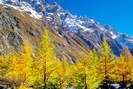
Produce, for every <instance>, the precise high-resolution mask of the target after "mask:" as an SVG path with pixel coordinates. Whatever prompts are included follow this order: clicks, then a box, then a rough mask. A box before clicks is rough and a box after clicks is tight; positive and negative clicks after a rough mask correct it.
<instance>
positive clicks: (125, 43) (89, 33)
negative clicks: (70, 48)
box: [0, 0, 133, 55]
mask: <svg viewBox="0 0 133 89" xmlns="http://www.w3.org/2000/svg"><path fill="white" fill-rule="evenodd" d="M0 4H3V5H5V6H8V7H12V8H14V9H16V10H18V11H20V12H24V13H27V14H29V15H30V16H32V17H34V18H36V19H41V20H43V18H45V20H46V21H47V25H50V26H52V27H55V28H54V29H56V30H58V28H59V27H60V28H62V30H65V31H66V32H69V33H72V34H74V35H76V36H78V37H80V38H81V39H82V40H83V41H84V42H86V44H88V46H87V47H89V48H90V49H91V48H98V46H99V45H100V44H101V43H102V40H103V38H105V37H107V38H108V43H109V45H110V47H111V48H112V50H113V52H114V53H115V54H118V55H119V54H120V52H121V51H122V49H123V48H124V47H128V48H129V49H131V50H132V51H133V37H130V36H127V35H124V34H121V33H118V32H116V31H115V30H114V29H113V28H112V27H111V26H109V25H103V24H100V23H99V22H97V21H95V20H94V19H91V18H88V17H84V16H76V15H73V14H71V13H70V12H69V11H66V10H64V9H63V8H62V7H61V6H60V5H58V4H57V3H56V2H50V3H47V2H44V1H43V0H0Z"/></svg>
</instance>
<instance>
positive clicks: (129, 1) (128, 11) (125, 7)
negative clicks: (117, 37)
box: [56, 0, 133, 36]
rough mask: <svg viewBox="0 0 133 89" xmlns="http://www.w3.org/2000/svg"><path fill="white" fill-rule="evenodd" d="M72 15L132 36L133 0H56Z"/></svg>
mask: <svg viewBox="0 0 133 89" xmlns="http://www.w3.org/2000/svg"><path fill="white" fill-rule="evenodd" d="M56 2H58V3H59V4H60V5H61V6H62V7H63V8H64V9H66V10H68V11H70V12H71V13H72V14H74V15H78V16H88V17H90V18H93V19H95V20H97V21H99V22H100V23H102V24H108V25H111V26H112V27H114V28H115V29H116V31H118V32H122V33H127V34H128V35H132V36H133V0H56Z"/></svg>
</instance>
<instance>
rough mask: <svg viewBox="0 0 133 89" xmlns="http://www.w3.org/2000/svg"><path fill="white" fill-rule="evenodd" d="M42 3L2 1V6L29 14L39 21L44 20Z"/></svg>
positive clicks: (17, 0)
mask: <svg viewBox="0 0 133 89" xmlns="http://www.w3.org/2000/svg"><path fill="white" fill-rule="evenodd" d="M42 2H43V1H42V0H0V4H4V5H6V6H9V7H12V8H14V9H16V10H19V11H21V12H25V13H28V14H30V16H32V17H34V18H37V19H40V18H42V12H41V10H42V5H41V4H42Z"/></svg>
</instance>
